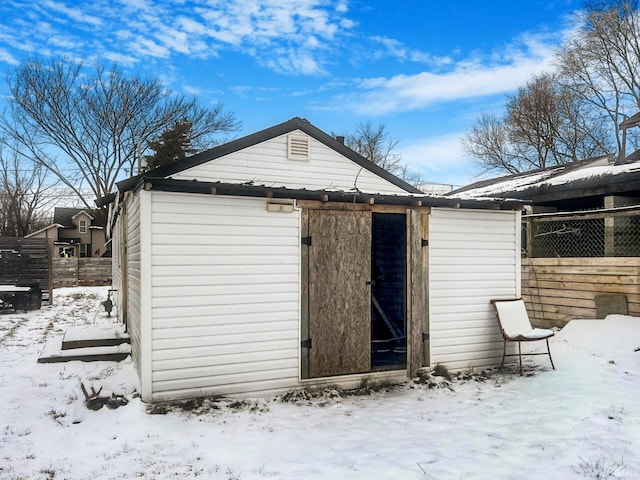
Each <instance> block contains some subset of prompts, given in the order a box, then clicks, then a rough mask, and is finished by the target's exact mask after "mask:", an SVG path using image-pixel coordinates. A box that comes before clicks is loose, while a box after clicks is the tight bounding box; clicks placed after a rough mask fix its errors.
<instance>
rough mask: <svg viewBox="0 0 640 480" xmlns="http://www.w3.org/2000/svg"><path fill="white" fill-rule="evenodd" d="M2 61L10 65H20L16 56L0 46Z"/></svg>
mask: <svg viewBox="0 0 640 480" xmlns="http://www.w3.org/2000/svg"><path fill="white" fill-rule="evenodd" d="M0 62H5V63H8V64H9V65H18V64H19V63H20V62H19V61H18V59H17V58H16V57H14V56H13V55H12V54H11V53H9V52H8V51H7V50H6V49H4V48H0Z"/></svg>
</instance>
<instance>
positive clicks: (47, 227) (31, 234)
mask: <svg viewBox="0 0 640 480" xmlns="http://www.w3.org/2000/svg"><path fill="white" fill-rule="evenodd" d="M54 227H55V228H65V226H64V225H60V224H59V223H52V224H51V225H47V226H46V227H43V228H41V229H40V230H36V231H35V232H31V233H30V234H28V235H25V236H24V238H29V237H32V236H34V235H37V234H38V233H41V232H44V231H45V230H50V229H52V228H54Z"/></svg>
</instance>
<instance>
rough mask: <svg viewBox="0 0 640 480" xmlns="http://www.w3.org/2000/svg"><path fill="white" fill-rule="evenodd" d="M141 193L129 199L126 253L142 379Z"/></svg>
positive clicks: (133, 353) (130, 323)
mask: <svg viewBox="0 0 640 480" xmlns="http://www.w3.org/2000/svg"><path fill="white" fill-rule="evenodd" d="M140 217H141V215H140V193H138V194H136V195H133V196H131V197H129V199H128V201H127V215H126V218H125V221H126V222H127V226H126V232H127V239H126V242H127V243H126V246H127V248H126V252H127V273H126V275H127V279H126V288H127V318H128V332H129V336H130V337H131V356H132V358H133V362H134V364H135V365H136V369H137V370H138V374H139V375H140V377H143V376H144V375H145V372H143V370H142V369H143V360H142V358H141V353H142V352H141V343H142V339H141V321H142V319H141V315H142V314H141V310H140V304H141V286H142V279H141V261H140V253H141V243H140Z"/></svg>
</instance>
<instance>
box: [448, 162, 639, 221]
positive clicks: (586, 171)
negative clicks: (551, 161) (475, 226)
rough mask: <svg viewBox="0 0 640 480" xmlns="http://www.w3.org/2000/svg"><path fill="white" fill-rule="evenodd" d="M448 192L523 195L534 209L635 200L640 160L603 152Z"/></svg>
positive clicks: (610, 204) (583, 207) (473, 195)
mask: <svg viewBox="0 0 640 480" xmlns="http://www.w3.org/2000/svg"><path fill="white" fill-rule="evenodd" d="M634 155H635V154H634ZM449 195H451V196H453V197H458V198H467V199H472V198H476V199H477V198H517V199H524V200H528V201H531V202H532V204H533V210H532V211H533V212H534V213H544V212H558V211H577V210H589V209H597V208H610V207H613V206H619V205H622V204H625V203H626V204H629V203H631V204H638V203H640V162H637V161H631V162H630V161H629V157H627V159H626V160H625V161H623V162H616V161H615V160H614V157H613V156H612V155H606V156H602V157H596V158H590V159H588V160H581V161H577V162H572V163H567V164H565V165H559V166H554V167H548V168H545V169H540V170H533V171H530V172H524V173H518V174H515V175H507V176H503V177H498V178H493V179H489V180H482V181H479V182H476V183H472V184H471V185H467V186H465V187H462V188H459V189H456V190H453V191H452V192H451V193H450V194H449ZM615 197H618V198H617V199H616V198H615ZM623 197H627V199H626V200H625V199H624V198H623Z"/></svg>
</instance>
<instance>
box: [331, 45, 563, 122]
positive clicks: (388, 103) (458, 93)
mask: <svg viewBox="0 0 640 480" xmlns="http://www.w3.org/2000/svg"><path fill="white" fill-rule="evenodd" d="M387 44H388V45H393V43H392V42H391V43H389V42H387ZM557 44H558V38H554V39H549V38H547V37H536V36H533V35H526V36H523V37H522V38H520V39H519V41H518V42H517V43H515V44H512V45H508V46H507V47H505V48H504V49H503V50H501V51H497V52H493V53H492V54H491V55H489V56H486V57H479V56H473V57H469V58H466V59H463V60H461V61H458V62H457V63H452V64H451V65H449V67H448V69H447V70H445V71H442V70H441V69H437V70H436V71H423V72H420V73H417V74H398V75H394V76H392V77H377V78H369V79H365V80H362V81H360V82H359V84H358V85H357V90H358V91H357V92H356V93H355V94H354V95H351V96H348V97H347V98H344V97H343V98H340V99H339V100H338V102H339V103H340V104H341V105H342V108H344V104H345V103H346V104H347V105H348V106H349V107H350V109H352V110H353V111H355V112H356V113H358V114H361V115H382V114H386V113H391V112H399V111H411V110H418V109H422V108H425V107H428V106H429V105H432V104H436V103H440V102H449V101H454V100H460V99H467V98H474V97H483V96H488V95H495V94H500V93H507V92H510V91H513V90H514V89H515V88H517V87H518V86H519V85H522V84H524V83H525V82H526V81H527V80H529V79H530V77H531V76H532V75H534V74H538V73H541V72H543V71H547V70H550V69H551V68H552V60H553V55H554V48H555V46H556V45H557ZM399 52H401V51H399Z"/></svg>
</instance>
